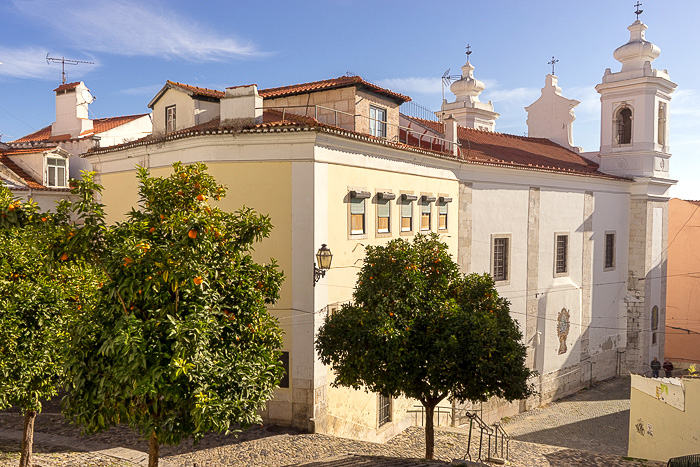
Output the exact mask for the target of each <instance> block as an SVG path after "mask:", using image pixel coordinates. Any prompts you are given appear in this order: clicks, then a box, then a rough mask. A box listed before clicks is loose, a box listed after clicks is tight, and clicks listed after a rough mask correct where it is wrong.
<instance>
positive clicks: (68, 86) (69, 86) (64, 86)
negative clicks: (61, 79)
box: [54, 81, 80, 92]
mask: <svg viewBox="0 0 700 467" xmlns="http://www.w3.org/2000/svg"><path fill="white" fill-rule="evenodd" d="M79 84H80V81H76V82H75V83H66V84H62V85H60V86H59V87H57V88H56V89H54V92H58V91H67V90H69V89H75V88H77V87H78V85H79Z"/></svg>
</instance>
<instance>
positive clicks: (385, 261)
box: [316, 234, 533, 459]
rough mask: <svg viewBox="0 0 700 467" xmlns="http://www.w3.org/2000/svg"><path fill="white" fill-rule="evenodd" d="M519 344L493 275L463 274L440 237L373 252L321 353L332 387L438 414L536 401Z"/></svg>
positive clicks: (323, 337) (331, 321)
mask: <svg viewBox="0 0 700 467" xmlns="http://www.w3.org/2000/svg"><path fill="white" fill-rule="evenodd" d="M521 338H522V335H521V333H520V331H519V330H518V326H517V324H516V323H515V322H514V321H513V320H512V319H511V317H510V311H509V304H508V301H507V300H505V299H504V298H501V297H499V296H498V293H497V291H496V289H495V288H494V282H493V279H492V278H491V277H490V276H489V275H488V274H484V275H479V274H469V275H462V274H460V273H459V271H458V267H457V265H456V264H455V262H454V261H453V260H452V258H451V256H450V254H449V253H448V251H447V245H446V244H445V243H442V242H440V241H439V239H438V237H437V235H435V234H432V235H429V236H424V235H416V237H415V239H414V240H413V242H412V243H409V242H406V241H404V240H401V239H398V240H392V241H391V242H389V243H388V244H387V245H386V246H369V247H367V250H366V256H365V260H364V265H363V267H362V270H361V271H360V273H359V276H358V281H357V285H356V288H355V291H354V293H353V303H352V304H348V305H344V306H343V307H342V308H341V309H340V310H339V311H337V312H336V313H334V314H332V315H329V316H328V317H326V319H325V321H324V324H323V326H322V327H321V329H320V330H319V332H318V335H317V340H316V349H317V351H318V353H319V355H320V358H321V361H322V362H323V363H324V364H326V365H332V366H333V369H334V370H335V381H334V382H333V383H332V384H333V385H334V386H336V387H337V386H348V387H352V388H355V389H360V388H361V387H364V388H365V389H366V390H368V391H372V392H376V393H379V394H382V395H384V396H386V397H399V396H406V397H410V398H413V399H417V400H419V401H420V402H421V404H422V405H423V406H424V407H425V411H426V424H425V457H426V458H428V459H432V458H433V454H434V432H433V413H434V409H435V407H436V406H437V404H438V403H440V402H441V401H442V400H444V399H445V398H447V397H450V398H453V399H454V400H456V401H459V402H464V401H466V400H470V401H485V400H487V399H488V398H489V397H494V396H495V397H502V398H505V399H507V400H509V401H510V400H515V399H521V398H524V397H527V396H528V395H530V394H532V392H533V389H532V387H531V386H530V385H528V383H527V380H528V378H529V377H530V376H531V372H530V370H528V368H527V367H526V366H525V355H526V350H525V347H524V346H523V344H522V343H521Z"/></svg>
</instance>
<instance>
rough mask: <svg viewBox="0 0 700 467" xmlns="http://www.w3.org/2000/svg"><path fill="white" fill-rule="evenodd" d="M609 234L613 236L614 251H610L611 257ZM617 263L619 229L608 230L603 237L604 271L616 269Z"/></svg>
mask: <svg viewBox="0 0 700 467" xmlns="http://www.w3.org/2000/svg"><path fill="white" fill-rule="evenodd" d="M608 236H612V248H611V249H612V251H611V252H610V255H611V257H610V258H608ZM608 259H610V264H611V265H610V266H608ZM616 263H617V231H615V230H606V231H605V234H604V237H603V272H609V271H614V270H615V265H616Z"/></svg>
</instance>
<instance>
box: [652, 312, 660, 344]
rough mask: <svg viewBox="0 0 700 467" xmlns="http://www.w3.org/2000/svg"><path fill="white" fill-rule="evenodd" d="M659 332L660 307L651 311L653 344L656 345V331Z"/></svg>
mask: <svg viewBox="0 0 700 467" xmlns="http://www.w3.org/2000/svg"><path fill="white" fill-rule="evenodd" d="M658 330H659V307H658V306H656V305H654V308H652V309H651V344H652V345H656V331H658Z"/></svg>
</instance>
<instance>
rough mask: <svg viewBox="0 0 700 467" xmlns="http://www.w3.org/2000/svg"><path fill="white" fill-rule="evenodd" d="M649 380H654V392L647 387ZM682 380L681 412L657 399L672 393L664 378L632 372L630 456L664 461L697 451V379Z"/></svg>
mask: <svg viewBox="0 0 700 467" xmlns="http://www.w3.org/2000/svg"><path fill="white" fill-rule="evenodd" d="M650 382H651V383H655V387H654V388H653V389H654V391H649V390H648V389H649V388H648V387H647V386H648V383H650ZM681 383H682V385H683V386H684V389H685V401H684V406H685V407H684V409H685V410H684V411H681V410H679V409H678V408H676V407H673V406H672V405H670V404H668V403H666V402H663V401H662V400H660V399H662V398H664V397H669V396H668V395H667V394H668V393H669V392H671V393H672V392H673V388H671V387H670V385H669V384H668V382H665V381H664V379H663V378H662V379H657V378H654V379H650V378H645V377H643V376H638V375H632V390H631V394H630V396H631V398H630V426H629V450H628V455H629V456H631V457H637V458H641V459H651V460H657V461H662V462H667V461H668V459H669V458H671V457H679V456H686V455H690V454H698V453H700V379H692V378H684V379H682V380H681ZM636 386H638V387H639V388H640V389H637V387H636ZM663 386H667V387H669V390H668V391H666V390H665V389H664V387H663ZM650 392H651V393H652V394H649V393H650ZM676 392H678V391H676ZM681 394H682V393H681ZM671 396H673V394H671ZM671 402H672V403H676V401H671Z"/></svg>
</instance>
